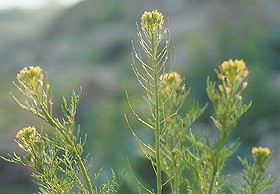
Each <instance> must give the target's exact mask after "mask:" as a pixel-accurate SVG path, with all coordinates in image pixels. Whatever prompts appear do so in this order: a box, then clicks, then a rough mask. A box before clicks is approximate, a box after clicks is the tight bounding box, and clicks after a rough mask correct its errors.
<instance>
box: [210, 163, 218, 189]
mask: <svg viewBox="0 0 280 194" xmlns="http://www.w3.org/2000/svg"><path fill="white" fill-rule="evenodd" d="M216 177H217V170H216V165H215V162H213V171H212V177H211V182H210V187H209V191H208V194H211V193H212V191H213V189H214V184H215V181H216Z"/></svg>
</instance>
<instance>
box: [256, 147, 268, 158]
mask: <svg viewBox="0 0 280 194" xmlns="http://www.w3.org/2000/svg"><path fill="white" fill-rule="evenodd" d="M252 154H254V155H260V156H269V155H270V149H269V148H267V147H265V148H263V147H253V148H252Z"/></svg>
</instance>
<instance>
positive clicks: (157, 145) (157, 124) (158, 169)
mask: <svg viewBox="0 0 280 194" xmlns="http://www.w3.org/2000/svg"><path fill="white" fill-rule="evenodd" d="M154 36H155V35H154V34H153V36H152V49H153V58H152V65H153V70H154V72H153V74H154V80H155V148H156V179H157V194H162V179H161V164H160V118H159V117H160V113H159V112H160V110H159V103H160V100H159V98H160V97H159V86H158V72H157V46H156V43H155V40H154Z"/></svg>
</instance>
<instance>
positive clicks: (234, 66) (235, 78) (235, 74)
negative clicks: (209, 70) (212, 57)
mask: <svg viewBox="0 0 280 194" xmlns="http://www.w3.org/2000/svg"><path fill="white" fill-rule="evenodd" d="M217 75H218V78H219V79H220V80H221V81H225V80H226V81H227V83H228V84H229V85H230V86H233V85H234V84H236V83H238V82H240V81H243V80H244V79H245V78H246V77H247V76H248V75H249V71H248V69H247V66H246V64H245V62H244V61H243V60H238V59H235V60H234V61H233V60H232V59H230V60H228V61H224V62H223V63H222V64H221V66H220V67H219V71H217ZM245 85H246V86H247V84H244V86H245ZM246 86H245V87H246Z"/></svg>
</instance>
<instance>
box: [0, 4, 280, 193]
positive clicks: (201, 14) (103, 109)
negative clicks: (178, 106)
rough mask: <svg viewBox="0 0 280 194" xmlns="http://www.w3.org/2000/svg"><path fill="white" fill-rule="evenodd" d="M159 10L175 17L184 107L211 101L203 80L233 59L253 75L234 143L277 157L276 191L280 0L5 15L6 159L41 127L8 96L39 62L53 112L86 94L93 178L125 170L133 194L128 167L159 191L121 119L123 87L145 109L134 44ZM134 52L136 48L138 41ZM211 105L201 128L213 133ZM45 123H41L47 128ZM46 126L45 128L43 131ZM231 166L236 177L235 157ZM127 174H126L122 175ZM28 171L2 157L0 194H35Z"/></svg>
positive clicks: (0, 116)
mask: <svg viewBox="0 0 280 194" xmlns="http://www.w3.org/2000/svg"><path fill="white" fill-rule="evenodd" d="M152 9H158V10H160V11H162V12H163V13H164V15H165V18H166V21H167V18H169V22H168V26H169V29H170V32H171V44H172V45H171V46H172V47H176V62H175V64H176V65H175V70H176V71H179V72H180V73H181V74H183V75H184V76H185V81H186V85H187V87H191V88H192V91H191V95H190V96H189V98H188V102H190V103H191V102H192V100H194V99H197V100H198V101H199V102H200V103H201V104H204V103H206V102H208V98H207V95H206V91H205V86H206V78H207V75H210V76H212V79H215V78H214V71H213V69H214V68H216V67H218V65H220V64H221V63H222V62H223V61H224V60H228V59H229V58H233V59H235V58H238V59H244V60H245V61H246V62H247V64H248V68H249V70H250V77H249V86H248V89H247V90H246V91H245V93H244V101H245V102H249V101H250V100H251V99H252V100H253V105H252V107H251V108H250V110H249V111H248V112H247V113H246V115H245V116H244V117H243V118H242V119H241V120H240V123H239V125H238V126H237V127H236V129H235V130H234V134H233V138H236V137H240V141H241V143H242V145H241V146H240V148H239V150H238V153H237V154H238V155H241V156H242V157H243V156H245V155H250V152H251V148H252V147H253V146H259V145H262V146H267V147H269V148H271V149H273V150H274V159H273V161H272V166H271V168H270V169H269V173H271V174H272V175H273V176H275V177H278V181H276V187H277V188H278V191H280V175H279V173H278V172H280V166H279V162H278V161H279V159H280V142H279V138H280V12H279V10H280V2H279V1H278V0H265V1H263V0H236V1H225V0H220V1H219V0H216V1H211V3H210V1H208V0H196V1H195V0H193V1H192V0H164V1H148V0H140V1H137V0H102V1H97V0H89V1H80V2H78V3H77V4H74V5H73V6H68V7H63V6H58V5H55V4H52V5H49V6H44V7H40V8H37V9H27V8H25V9H7V10H0V26H1V30H0V96H1V98H0V155H7V154H8V153H11V152H12V151H14V150H15V151H16V152H18V153H20V150H19V149H18V147H17V145H16V143H15V142H14V141H13V139H14V137H15V134H16V132H17V131H18V130H19V129H21V128H22V127H25V126H29V125H31V126H32V125H36V126H37V127H38V128H40V126H41V125H42V122H41V121H40V120H39V119H37V118H35V117H34V116H33V115H31V114H30V113H29V112H26V111H24V110H22V109H20V108H19V107H18V106H17V104H16V103H15V102H14V101H13V99H12V97H11V95H9V93H10V92H11V93H13V94H15V95H18V96H19V93H18V92H17V91H16V89H15V87H14V86H13V84H12V81H13V80H15V77H16V74H17V73H18V71H19V70H20V69H21V68H23V67H24V66H30V65H34V66H35V65H39V66H41V67H42V68H43V69H44V70H45V71H47V72H48V76H49V80H50V82H51V84H52V87H53V96H54V102H55V112H56V114H57V115H60V114H61V113H60V106H59V104H60V103H61V102H62V98H61V96H65V97H66V98H67V97H68V96H70V94H71V92H72V90H73V89H74V90H76V91H78V90H79V89H80V86H82V87H83V92H82V99H81V102H80V105H79V109H78V115H77V123H79V124H80V125H81V131H82V135H84V134H88V140H87V143H86V145H85V149H86V152H90V153H91V155H92V156H93V159H94V167H93V171H92V173H93V172H94V171H95V172H96V171H98V169H99V168H101V167H104V168H103V172H102V175H101V179H100V182H101V183H102V181H103V180H105V179H106V178H108V177H110V173H111V170H110V169H112V168H113V169H115V171H116V172H117V173H118V174H121V173H122V172H123V171H126V175H125V177H126V180H125V182H124V183H123V184H122V189H121V192H120V193H122V194H130V193H136V191H135V188H136V187H135V185H136V182H135V180H134V178H133V176H132V172H131V170H129V167H128V162H129V163H130V164H131V166H132V168H133V170H134V173H135V174H137V176H138V177H139V178H140V180H141V181H143V182H144V183H145V184H146V185H148V186H150V187H152V186H154V184H155V183H154V181H153V179H154V175H153V171H152V168H151V166H150V163H149V162H148V161H147V160H145V159H144V158H143V157H142V155H141V154H140V153H139V151H138V150H137V147H136V144H135V142H134V139H133V137H132V134H131V132H130V130H129V128H128V127H127V124H126V122H125V120H124V113H128V114H130V110H129V107H128V104H127V102H126V98H125V92H124V91H125V90H126V89H127V90H128V91H129V93H130V97H131V98H133V99H134V101H133V104H135V105H137V106H136V109H139V110H140V111H143V110H141V107H140V106H141V103H143V102H142V97H141V95H142V94H143V93H142V90H139V89H140V86H139V85H138V83H137V81H136V78H135V77H134V74H133V72H132V70H131V67H130V61H131V51H132V49H131V40H134V42H136V43H137V41H138V40H137V36H136V25H135V22H136V21H137V22H139V21H140V17H141V15H142V13H143V11H144V10H152ZM136 47H138V45H137V44H136ZM211 114H213V110H212V106H211V105H209V106H208V108H207V110H206V112H205V114H204V115H203V116H202V117H201V118H200V119H199V122H198V124H196V126H195V128H203V129H205V130H206V131H208V133H211V132H212V131H213V130H214V128H213V125H212V123H211V120H210V119H209V116H210V115H211ZM131 125H132V126H134V128H135V130H136V131H137V133H138V134H139V136H140V137H142V138H143V139H145V140H147V141H149V140H151V139H152V138H153V136H152V134H151V133H149V131H146V130H145V129H144V128H143V126H141V125H140V124H139V123H138V122H137V121H136V119H134V118H133V117H131ZM44 126H45V125H44ZM46 129H47V127H46ZM228 165H229V168H227V169H225V170H226V172H230V173H232V174H233V175H235V174H236V173H238V171H239V170H240V164H239V162H238V161H237V160H236V157H232V158H231V159H230V160H229V161H228ZM125 169H126V170H125ZM31 173H32V171H31V170H30V169H28V168H24V167H22V166H19V165H13V164H9V163H6V162H4V161H3V160H0V193H1V194H14V193H16V194H30V193H33V192H36V191H37V189H36V185H35V184H34V183H33V182H32V181H31V177H30V174H31Z"/></svg>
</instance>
